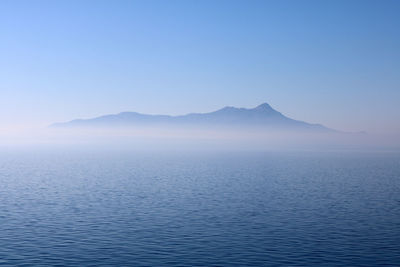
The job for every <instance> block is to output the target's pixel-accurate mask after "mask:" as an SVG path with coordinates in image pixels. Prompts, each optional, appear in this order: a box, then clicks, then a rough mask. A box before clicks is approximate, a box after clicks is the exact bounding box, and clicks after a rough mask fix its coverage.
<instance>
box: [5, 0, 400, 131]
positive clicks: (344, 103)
mask: <svg viewBox="0 0 400 267" xmlns="http://www.w3.org/2000/svg"><path fill="white" fill-rule="evenodd" d="M399 14H400V1H396V0H393V1H391V0H383V1H377V0H374V1H368V0H362V1H352V0H345V1H341V0H335V1H306V0H304V1H298V0H294V1H288V0H279V1H268V0H265V1H256V0H252V1H248V0H243V1H234V0H228V1H223V0H212V1H205V0H202V1H192V0H182V1H174V0H170V1H166V0H162V1H151V0H146V1H134V0H126V1H123V0H108V1H104V0H103V1H102V0H93V1H90V0H79V1H77V0H65V1H63V0H58V1H51V0H49V1H41V0H26V1H21V0H1V1H0V124H1V126H0V130H3V131H4V130H6V129H9V128H12V127H23V126H31V125H38V126H40V127H45V126H46V125H48V124H51V123H53V122H62V121H69V120H72V119H76V118H90V117H95V116H99V115H104V114H110V113H119V112H122V111H136V112H141V113H148V114H170V115H177V114H186V113H191V112H209V111H213V110H217V109H219V108H222V107H224V106H236V107H248V108H250V107H255V106H257V105H259V104H261V103H264V102H267V103H269V104H270V105H271V106H272V107H273V108H275V109H277V110H278V111H280V112H282V113H283V114H285V115H286V116H288V117H291V118H293V119H298V120H303V121H307V122H310V123H321V124H324V125H326V126H328V127H331V128H335V129H339V130H344V131H367V132H376V133H400V30H399V29H400V16H399Z"/></svg>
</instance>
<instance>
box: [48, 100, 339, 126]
mask: <svg viewBox="0 0 400 267" xmlns="http://www.w3.org/2000/svg"><path fill="white" fill-rule="evenodd" d="M146 126H147V127H149V126H156V127H200V128H204V127H208V128H210V127H211V128H224V129H226V128H228V129H229V128H241V129H250V130H251V129H258V130H271V131H272V130H274V131H301V132H318V133H335V132H338V131H336V130H333V129H330V128H327V127H325V126H323V125H321V124H311V123H307V122H303V121H298V120H294V119H291V118H288V117H286V116H284V115H283V114H282V113H280V112H278V111H276V110H275V109H273V108H272V107H271V106H270V105H269V104H267V103H263V104H261V105H259V106H257V107H255V108H250V109H248V108H236V107H229V106H228V107H224V108H222V109H219V110H217V111H214V112H209V113H190V114H187V115H180V116H169V115H148V114H141V113H137V112H122V113H119V114H112V115H105V116H100V117H96V118H92V119H77V120H72V121H69V122H64V123H55V124H52V125H50V127H52V128H70V127H74V128H76V127H79V128H87V127H90V128H92V127H106V128H110V127H111V128H116V127H146Z"/></svg>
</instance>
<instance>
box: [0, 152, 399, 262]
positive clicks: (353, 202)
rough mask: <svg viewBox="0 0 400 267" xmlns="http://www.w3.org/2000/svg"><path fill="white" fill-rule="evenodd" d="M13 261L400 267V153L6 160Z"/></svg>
mask: <svg viewBox="0 0 400 267" xmlns="http://www.w3.org/2000/svg"><path fill="white" fill-rule="evenodd" d="M7 264H8V265H26V266H30V265H43V266H51V265H62V266H383V265H386V266H400V155H399V154H394V153H375V154H374V153H349V152H346V153H340V152H331V153H314V152H302V153H301V152H296V153H288V152H287V153H278V152H268V153H260V152H258V153H250V152H247V153H233V152H232V153H200V154H198V153H188V152H182V153H173V154H168V153H155V152H154V153H150V152H149V153H143V152H142V153H135V152H127V151H125V152H118V151H108V152H101V151H92V152H90V151H85V152H77V151H75V152H72V151H69V152H66V151H63V152H62V151H52V152H50V151H47V152H35V151H31V152H21V151H20V152H0V265H7Z"/></svg>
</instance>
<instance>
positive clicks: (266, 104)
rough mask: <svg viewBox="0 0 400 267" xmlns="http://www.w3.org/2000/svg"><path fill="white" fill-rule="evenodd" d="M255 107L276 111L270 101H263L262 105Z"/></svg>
mask: <svg viewBox="0 0 400 267" xmlns="http://www.w3.org/2000/svg"><path fill="white" fill-rule="evenodd" d="M254 109H256V110H266V111H275V110H274V109H273V108H272V107H271V106H270V105H269V104H268V103H263V104H261V105H258V106H257V107H255V108H254Z"/></svg>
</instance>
